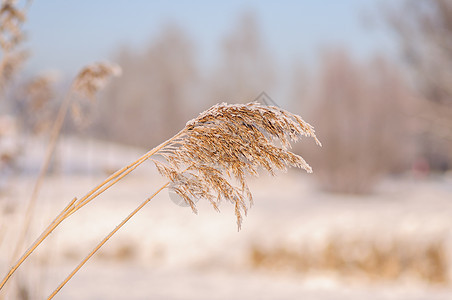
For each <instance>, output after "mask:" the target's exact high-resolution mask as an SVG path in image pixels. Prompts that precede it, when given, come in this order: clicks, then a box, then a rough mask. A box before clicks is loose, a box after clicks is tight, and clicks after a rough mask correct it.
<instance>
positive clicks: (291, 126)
mask: <svg viewBox="0 0 452 300" xmlns="http://www.w3.org/2000/svg"><path fill="white" fill-rule="evenodd" d="M302 136H308V137H313V138H314V139H315V141H316V142H317V144H319V145H320V142H319V141H318V140H317V138H316V136H315V134H314V129H313V128H312V127H311V125H309V124H308V123H306V122H304V121H303V120H302V119H301V118H300V117H299V116H297V115H294V114H291V113H290V112H288V111H285V110H283V109H280V108H277V107H274V106H265V105H261V104H258V103H249V104H244V105H227V104H224V103H223V104H219V105H215V106H213V107H212V108H210V109H209V110H207V111H205V112H203V113H201V114H200V115H199V116H198V117H197V118H196V119H194V120H191V121H189V122H188V123H187V125H186V126H185V128H184V129H182V130H181V131H180V132H179V133H178V134H176V135H175V136H174V137H172V138H171V139H169V140H167V141H165V142H163V143H162V144H160V145H159V146H157V147H155V148H154V149H152V150H150V151H149V152H147V153H146V154H144V155H143V156H141V157H140V158H138V159H137V160H136V161H134V162H133V163H131V164H129V165H127V166H126V167H124V168H122V169H120V170H118V171H117V172H115V173H114V174H112V175H111V176H109V177H108V178H107V179H105V180H104V181H103V182H102V183H100V184H99V185H98V186H97V187H95V188H94V189H92V190H91V191H90V192H88V193H87V194H86V195H85V196H83V197H82V198H80V199H77V198H74V199H73V200H72V201H71V202H70V203H69V204H68V205H67V206H66V207H65V208H64V209H63V210H62V211H61V213H60V214H59V215H58V216H57V217H56V218H55V219H54V221H53V222H52V223H51V224H50V225H49V226H48V227H47V228H46V229H45V230H44V232H43V233H42V234H41V235H40V237H39V238H38V239H37V240H36V241H35V242H34V243H33V245H31V247H30V248H29V249H28V250H27V251H26V252H25V253H24V255H23V256H22V257H21V259H19V261H18V263H16V265H14V267H13V268H12V269H11V270H10V272H9V273H8V274H7V275H6V276H5V278H4V279H3V281H2V283H1V284H0V289H1V288H2V287H3V286H4V284H5V283H6V281H7V280H8V279H9V278H10V277H11V275H12V274H13V273H14V272H15V270H16V269H17V268H18V267H19V266H20V265H21V264H22V262H23V261H24V260H25V259H26V258H27V257H28V256H29V255H30V254H31V253H32V252H33V251H34V250H35V249H36V248H37V247H38V246H39V245H40V244H41V243H42V241H43V240H44V239H45V238H47V236H48V235H49V234H50V233H51V232H52V231H53V230H54V229H55V228H56V227H57V226H58V225H59V224H60V223H61V222H62V221H63V220H65V219H66V218H68V217H69V216H70V215H72V214H73V213H75V212H76V211H77V210H79V209H80V208H82V207H83V206H85V205H86V204H88V203H89V202H91V201H92V200H93V199H95V198H96V197H97V196H99V195H100V194H101V193H103V192H104V191H105V190H107V189H108V188H110V187H111V186H112V185H114V184H116V183H117V182H118V181H120V180H121V179H122V178H124V177H125V176H126V175H128V174H129V173H131V172H132V171H133V170H134V169H136V168H137V167H138V166H139V165H140V164H142V163H143V162H145V161H147V160H151V161H152V162H154V163H155V165H156V167H157V169H158V170H159V172H160V173H161V174H162V175H163V176H165V177H166V178H167V179H168V180H169V181H168V182H167V183H165V184H164V185H163V186H162V187H160V188H159V189H158V190H157V191H156V192H155V193H154V194H152V195H151V196H150V197H149V198H147V199H146V200H144V201H143V202H142V203H141V204H140V205H139V206H138V207H137V208H136V209H135V210H134V211H132V212H131V213H130V214H129V215H128V216H127V217H126V218H125V219H124V220H123V221H122V222H121V223H120V224H119V225H118V226H116V227H115V229H114V230H113V231H112V232H111V233H110V234H108V235H107V236H106V237H105V238H104V239H103V240H102V241H101V242H100V243H99V244H98V245H97V246H96V247H95V248H94V249H93V250H92V251H91V252H90V253H89V254H88V255H87V256H86V257H85V259H83V260H82V261H81V262H80V264H79V265H78V266H77V267H76V268H75V269H74V270H73V271H72V272H71V273H70V274H69V275H68V276H67V277H66V279H65V280H64V281H63V282H62V283H61V284H60V285H59V286H58V287H57V288H56V289H55V291H54V292H53V293H52V294H51V295H50V296H49V298H48V299H51V298H53V297H54V296H55V295H56V294H57V293H58V292H59V291H60V290H61V288H62V287H63V286H64V285H65V284H66V283H67V282H68V281H69V280H70V279H71V278H72V277H73V276H74V274H75V273H76V272H77V271H78V270H80V269H81V268H82V267H83V265H84V264H85V263H86V262H87V261H88V260H89V259H90V258H91V257H92V256H93V255H94V254H95V253H96V252H97V251H98V250H99V249H100V248H101V247H102V246H103V245H104V244H105V243H106V242H107V241H108V239H109V238H110V237H112V236H113V235H114V234H115V233H116V232H117V231H118V230H119V229H120V228H121V227H122V226H123V225H124V224H125V223H126V222H128V221H129V220H130V219H131V218H132V217H133V216H134V215H135V214H136V213H137V212H138V211H139V210H141V209H142V208H143V207H144V206H145V205H146V204H147V203H148V202H149V201H150V200H151V199H152V198H153V197H154V196H155V195H157V194H158V193H159V192H160V191H162V190H163V189H165V188H168V189H170V190H173V191H174V192H175V193H177V194H178V195H179V196H180V197H181V198H182V199H183V201H184V202H185V203H186V204H187V205H189V206H190V207H191V208H192V210H193V211H194V212H196V207H195V200H197V199H201V198H205V199H207V200H208V201H209V202H210V203H211V204H212V205H213V207H214V208H215V209H216V210H218V208H219V204H220V202H221V201H222V200H226V201H229V202H231V203H232V204H233V205H234V206H235V214H236V217H237V225H238V228H239V229H240V226H241V223H242V219H243V214H245V215H246V212H247V210H248V207H249V206H250V205H251V204H252V195H251V193H250V191H249V189H248V185H247V182H246V176H247V175H254V176H256V175H257V174H258V171H259V168H263V169H265V170H267V171H268V172H270V174H272V175H273V174H274V173H275V171H276V170H286V169H287V168H288V167H298V168H302V169H305V170H306V171H307V172H311V171H312V170H311V167H310V166H309V165H308V164H307V163H306V162H305V161H304V159H303V158H302V157H300V156H298V155H296V154H294V153H292V152H291V151H289V149H290V142H295V141H297V140H298V139H300V138H301V137H302ZM157 156H160V157H161V158H163V159H160V160H158V159H157Z"/></svg>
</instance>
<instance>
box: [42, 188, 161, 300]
mask: <svg viewBox="0 0 452 300" xmlns="http://www.w3.org/2000/svg"><path fill="white" fill-rule="evenodd" d="M168 185H169V182H167V183H165V184H164V185H163V186H162V187H160V188H159V189H158V190H157V191H156V192H155V193H154V194H152V196H150V197H149V198H147V199H146V200H145V201H143V202H142V203H141V204H140V205H139V206H138V207H137V208H135V209H134V210H133V211H132V212H131V213H130V214H129V215H128V216H127V217H126V218H125V219H124V220H122V221H121V223H119V224H118V226H116V228H115V229H114V230H113V231H112V232H110V233H109V234H108V235H107V236H106V237H105V238H104V239H103V240H102V241H101V242H100V243H99V244H97V246H96V247H95V248H94V249H93V250H92V251H91V252H90V253H89V254H88V255H87V256H86V257H85V258H84V259H83V260H82V261H81V262H80V263H79V264H78V265H77V267H76V268H75V269H74V270H73V271H72V272H71V273H70V274H69V275H68V276H67V277H66V279H65V280H64V281H63V282H61V283H60V285H59V286H58V287H57V288H56V289H55V290H54V291H53V293H52V294H51V295H50V296H49V297H48V298H47V300H50V299H52V298H53V297H55V295H56V294H57V293H58V292H59V291H60V290H61V289H62V288H63V286H64V285H65V284H66V283H67V282H68V281H69V280H71V278H72V277H73V276H74V275H75V273H77V272H78V270H80V269H81V268H82V267H83V265H84V264H85V263H86V262H87V261H88V260H89V259H90V258H91V257H92V256H93V255H94V254H95V253H96V252H97V251H98V250H99V249H100V248H101V247H102V246H103V245H104V244H105V243H106V242H107V241H108V240H109V239H110V238H111V237H112V236H113V235H114V234H115V233H116V232H117V231H118V230H119V229H121V227H122V226H124V225H125V224H126V223H127V222H128V221H129V220H130V219H131V218H132V217H133V216H134V215H135V214H136V213H137V212H139V211H140V210H141V209H142V208H143V207H144V206H145V205H146V204H148V203H149V201H151V200H152V198H154V197H155V196H156V195H157V194H158V193H160V192H161V191H162V190H163V189H164V188H166V187H167V186H168Z"/></svg>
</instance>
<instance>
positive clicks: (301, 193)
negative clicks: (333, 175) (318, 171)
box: [0, 141, 452, 299]
mask: <svg viewBox="0 0 452 300" xmlns="http://www.w3.org/2000/svg"><path fill="white" fill-rule="evenodd" d="M77 145H78V144H77ZM83 145H85V146H83V147H84V148H83V147H82V146H75V143H74V142H71V141H66V143H65V146H64V147H62V148H60V151H61V152H60V154H59V156H58V157H59V161H60V165H59V168H60V170H63V174H65V175H53V176H50V177H49V178H48V179H47V180H46V182H45V185H44V187H43V189H42V192H41V196H40V198H39V200H38V207H37V209H36V212H35V218H34V219H33V226H32V232H31V234H30V239H29V243H31V241H32V237H37V236H38V235H39V233H40V230H42V229H43V228H44V227H45V226H46V225H47V224H48V222H50V220H51V219H52V218H53V217H54V216H55V215H56V214H57V213H58V212H59V210H61V209H62V208H63V207H64V206H65V205H66V203H67V202H68V201H69V200H71V199H72V198H73V197H75V196H77V197H80V196H83V194H84V193H86V192H87V191H88V190H90V189H91V188H93V187H94V186H95V185H96V184H97V183H99V182H100V181H102V179H104V178H105V177H106V174H104V173H103V172H110V171H113V170H115V169H117V168H119V167H121V166H123V165H126V164H127V163H129V162H131V161H133V160H134V159H135V158H137V157H138V156H139V155H140V154H142V152H143V151H140V150H136V149H121V148H118V147H116V146H113V145H105V144H101V145H99V144H97V143H95V142H94V141H91V142H89V143H85V144H83ZM77 147H78V148H77ZM99 149H102V151H100V150H99ZM40 155H41V152H40V151H39V150H36V151H34V152H33V155H28V156H27V160H26V161H23V162H22V163H23V164H24V165H26V166H28V168H29V174H30V175H29V176H19V177H14V178H12V179H11V180H10V181H9V182H8V187H9V188H8V189H6V190H4V191H3V193H2V195H1V198H0V212H2V215H1V217H0V254H1V255H0V271H1V272H2V273H6V271H7V269H8V265H9V261H8V260H9V258H10V255H11V252H12V249H13V246H14V244H15V240H16V239H17V232H18V231H19V228H20V226H21V224H22V216H23V211H24V206H25V203H26V201H27V199H28V197H29V195H30V193H31V188H32V186H33V176H31V174H33V172H34V171H35V170H36V169H37V168H38V165H37V164H36V161H38V160H37V158H38V157H40ZM87 171H88V172H87ZM163 183H164V181H163V179H161V178H160V177H159V176H158V174H156V172H155V170H154V169H153V168H152V166H151V165H150V164H147V165H144V166H143V168H140V169H139V170H137V172H136V173H132V174H131V175H130V176H129V177H127V178H126V179H124V180H123V181H121V182H120V183H119V184H118V185H117V186H114V187H113V188H112V189H110V190H108V191H107V192H105V194H103V195H102V196H101V197H99V198H98V199H96V200H95V201H93V202H92V203H90V204H89V205H88V206H86V207H84V208H83V209H82V210H80V211H79V212H78V213H76V214H75V215H73V216H71V217H70V218H69V219H68V220H66V221H65V222H64V223H63V224H61V226H60V227H59V228H58V229H57V230H56V231H55V232H54V233H53V234H52V235H51V237H50V238H49V239H48V240H47V241H46V242H45V243H44V244H43V245H42V247H40V248H39V250H38V251H37V252H36V253H34V254H33V255H32V256H31V257H30V259H29V260H28V261H27V262H26V263H25V264H24V266H23V268H21V269H20V270H19V271H18V272H17V274H15V276H14V277H13V278H12V279H11V282H10V287H9V288H8V289H7V290H6V294H7V297H6V298H7V299H15V298H14V297H15V296H13V295H14V292H15V290H16V289H15V288H14V287H15V286H16V284H17V283H18V282H20V283H21V284H22V285H24V286H26V287H27V289H28V290H29V291H30V293H31V294H32V296H31V299H41V298H44V297H45V296H46V295H48V294H49V293H50V292H51V291H52V289H53V288H55V287H56V286H57V285H58V283H59V282H60V281H61V280H62V279H64V277H65V276H66V275H67V274H68V273H69V272H70V271H71V270H72V268H74V267H75V265H76V264H77V263H78V262H79V261H80V260H81V259H82V258H83V257H84V256H85V255H86V254H87V253H88V252H89V251H90V250H91V249H92V248H93V247H94V246H95V244H96V243H97V242H98V241H99V240H100V239H101V238H103V237H104V236H105V235H106V234H107V233H108V232H110V231H111V230H112V229H113V228H114V227H115V226H116V224H117V223H119V222H120V221H121V220H122V219H123V218H124V217H125V216H126V215H127V214H128V213H129V212H130V211H132V210H133V208H135V207H136V206H137V205H138V204H139V203H140V202H141V201H143V200H144V199H145V198H146V197H147V196H149V195H150V194H152V193H153V192H154V191H155V190H156V189H158V187H159V186H161V185H162V184H163ZM250 187H251V190H252V192H253V195H254V198H255V205H254V206H253V207H252V209H251V210H250V212H249V214H248V216H247V217H246V218H245V221H244V223H243V226H242V230H241V231H240V232H237V227H236V224H235V216H234V213H233V209H232V207H231V206H230V205H228V204H227V203H225V204H224V205H223V206H222V207H221V208H220V209H221V213H217V212H215V211H214V210H213V209H212V208H211V207H210V206H209V204H208V203H198V208H199V214H198V215H194V214H193V213H192V212H191V210H190V209H189V208H183V207H179V206H176V205H175V204H173V203H172V202H171V201H170V200H169V197H168V193H167V191H165V190H164V191H163V192H162V193H161V195H159V196H157V197H156V198H155V199H153V200H152V202H151V203H149V204H148V206H146V207H145V208H144V209H143V210H142V211H141V212H140V213H139V214H138V215H136V216H135V217H134V218H132V220H131V221H130V223H128V224H127V225H126V226H125V227H124V228H123V229H121V231H120V232H118V234H117V235H115V236H114V237H113V238H112V239H111V240H110V241H109V242H108V243H107V244H106V245H105V246H104V248H102V249H101V250H100V252H99V253H98V255H96V256H95V257H94V258H93V260H92V261H89V262H88V263H87V265H86V266H85V267H84V268H83V269H82V270H81V271H80V272H79V273H78V274H77V275H76V276H75V277H74V278H73V279H72V280H71V281H70V282H69V283H68V285H67V286H66V287H64V288H63V290H62V291H61V292H60V294H59V296H58V297H56V299H451V298H452V283H451V282H452V281H451V280H450V279H449V278H452V276H451V275H452V274H450V270H451V269H452V268H451V265H450V263H449V262H450V257H449V256H450V254H451V250H452V244H451V243H452V236H451V228H452V218H451V216H452V179H451V178H448V177H438V178H430V179H428V180H422V181H420V180H415V179H412V178H398V179H391V180H387V181H385V182H383V183H382V184H381V186H380V187H379V188H378V190H377V192H376V193H375V194H373V195H370V196H366V197H357V196H345V195H330V194H325V193H321V192H319V191H318V190H317V189H316V187H315V184H314V183H313V180H312V178H311V177H310V176H309V175H306V174H302V173H301V172H289V173H288V174H279V175H278V177H276V178H272V177H269V176H262V177H261V178H257V179H252V180H251V184H250ZM376 259H377V260H376ZM373 260H374V261H375V260H376V261H377V264H378V263H379V262H380V263H384V264H387V266H388V267H387V268H378V266H375V262H374V261H373ZM438 266H440V267H438ZM438 268H439V269H438ZM441 268H442V269H441ZM372 270H379V271H378V272H380V273H378V274H373V273H372ZM438 270H439V271H438ZM441 272H442V273H441ZM438 273H441V274H442V277H441V276H440V275H441V274H440V275H438ZM444 274H446V275H447V276H446V277H444ZM438 276H440V277H438ZM438 278H439V279H438ZM0 295H1V293H0Z"/></svg>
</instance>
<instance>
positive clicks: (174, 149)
mask: <svg viewBox="0 0 452 300" xmlns="http://www.w3.org/2000/svg"><path fill="white" fill-rule="evenodd" d="M302 136H308V137H313V138H314V139H315V141H316V142H317V144H318V145H320V142H319V141H318V140H317V138H316V136H315V133H314V129H313V127H312V126H311V125H309V124H308V123H306V122H305V121H303V119H301V117H299V116H297V115H294V114H292V113H290V112H288V111H285V110H283V109H280V108H278V107H274V106H266V105H261V104H258V103H255V102H253V103H248V104H243V105H240V104H235V105H228V104H226V103H222V104H217V105H215V106H213V107H211V108H210V109H208V110H207V111H205V112H203V113H201V114H200V115H199V116H198V117H197V118H196V119H193V120H191V121H189V122H188V123H187V124H186V126H185V128H184V129H183V130H182V131H181V132H180V133H179V134H178V135H176V136H175V137H174V138H173V139H171V140H170V141H169V142H168V144H166V146H165V147H163V148H162V149H160V150H159V151H158V152H157V153H156V154H158V155H160V156H162V157H163V158H164V159H165V162H161V161H158V160H155V159H152V161H153V162H154V163H155V165H156V167H157V170H158V171H159V172H160V174H161V175H162V176H164V177H166V178H168V179H169V180H170V182H171V184H170V189H172V191H173V192H175V193H177V194H178V195H179V196H180V197H181V198H182V199H183V200H184V201H185V202H186V203H187V205H189V206H190V207H191V208H192V209H193V211H194V212H196V207H195V201H194V199H200V198H205V199H207V200H208V201H209V202H210V203H211V204H212V205H213V207H214V208H215V209H216V210H218V207H219V204H220V202H221V201H222V200H226V201H228V202H231V203H232V204H234V205H235V214H236V217H237V225H238V228H239V229H240V226H241V223H242V220H243V214H245V215H246V213H247V210H248V207H249V206H250V205H252V201H253V199H252V195H251V192H250V191H249V188H248V185H247V182H246V176H247V175H253V176H257V175H258V170H259V169H260V168H263V169H265V170H267V171H268V172H269V173H270V174H272V175H274V174H275V171H276V170H282V171H285V170H287V168H288V167H297V168H302V169H305V170H306V171H307V172H309V173H310V172H312V169H311V167H310V166H309V165H308V164H307V163H306V162H305V160H304V159H303V158H302V157H301V156H298V155H296V154H294V153H292V152H291V151H289V150H288V149H290V142H296V141H297V140H299V139H300V137H302Z"/></svg>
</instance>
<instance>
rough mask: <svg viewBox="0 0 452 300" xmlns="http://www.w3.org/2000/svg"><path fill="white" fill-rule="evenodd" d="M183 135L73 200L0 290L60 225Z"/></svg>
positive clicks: (10, 272)
mask: <svg viewBox="0 0 452 300" xmlns="http://www.w3.org/2000/svg"><path fill="white" fill-rule="evenodd" d="M180 134H182V132H181V133H179V134H177V135H175V136H174V137H173V138H171V139H169V140H167V141H165V142H164V143H162V144H160V145H159V146H157V147H155V148H154V149H152V150H151V151H149V152H147V153H146V154H144V155H143V156H141V157H140V158H138V159H137V160H136V161H134V162H133V163H131V164H130V165H128V166H126V167H124V168H122V169H120V170H118V171H116V172H115V173H114V174H112V175H110V176H109V177H108V178H107V179H105V180H104V181H103V182H101V183H100V184H99V185H98V186H96V187H95V188H94V189H92V190H91V191H90V192H89V193H87V194H86V195H85V196H84V197H82V198H81V199H79V200H77V199H74V200H72V201H71V202H70V203H69V204H68V205H67V206H66V208H65V209H63V210H62V211H61V212H60V213H59V214H58V216H57V217H56V218H55V219H54V220H53V221H52V223H50V225H49V226H47V228H46V229H45V230H44V231H43V232H42V233H41V235H40V236H39V237H38V238H37V239H36V240H35V242H34V243H33V244H32V245H31V246H30V248H28V250H27V251H25V253H24V254H23V255H22V256H21V258H20V259H19V260H18V261H17V262H16V264H15V265H14V266H13V267H12V268H11V270H10V271H9V272H8V274H6V276H5V277H4V278H3V280H2V282H1V283H0V290H1V289H2V288H3V286H4V285H5V284H6V282H7V281H8V280H9V278H10V277H11V276H12V275H13V274H14V272H15V271H16V270H17V269H18V268H19V267H20V265H21V264H22V263H23V262H24V261H25V260H26V259H27V258H28V256H30V254H31V253H33V251H34V250H35V249H36V248H37V247H38V246H39V245H40V244H41V243H42V242H43V241H44V240H45V239H46V238H47V237H48V236H49V235H50V234H51V233H52V231H53V230H54V229H55V228H56V227H58V225H59V224H60V223H61V222H62V221H64V220H65V219H66V218H68V217H69V216H70V215H72V214H73V213H75V212H76V211H78V210H79V209H80V208H82V207H83V206H85V205H86V204H88V203H89V202H91V201H92V200H93V199H95V198H96V197H97V196H99V195H100V194H101V193H103V192H104V191H105V190H107V189H108V188H110V187H111V186H112V185H114V184H115V183H117V182H118V181H119V180H121V179H122V178H124V177H125V176H127V175H128V174H129V173H130V172H132V171H133V170H135V169H136V168H137V167H138V166H139V165H140V164H142V163H143V162H144V161H146V160H147V159H148V158H149V157H151V156H152V155H154V154H155V153H156V152H158V151H159V150H160V149H161V148H163V147H164V146H166V144H168V143H170V142H171V141H172V139H176V138H178V137H179V135H180Z"/></svg>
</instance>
